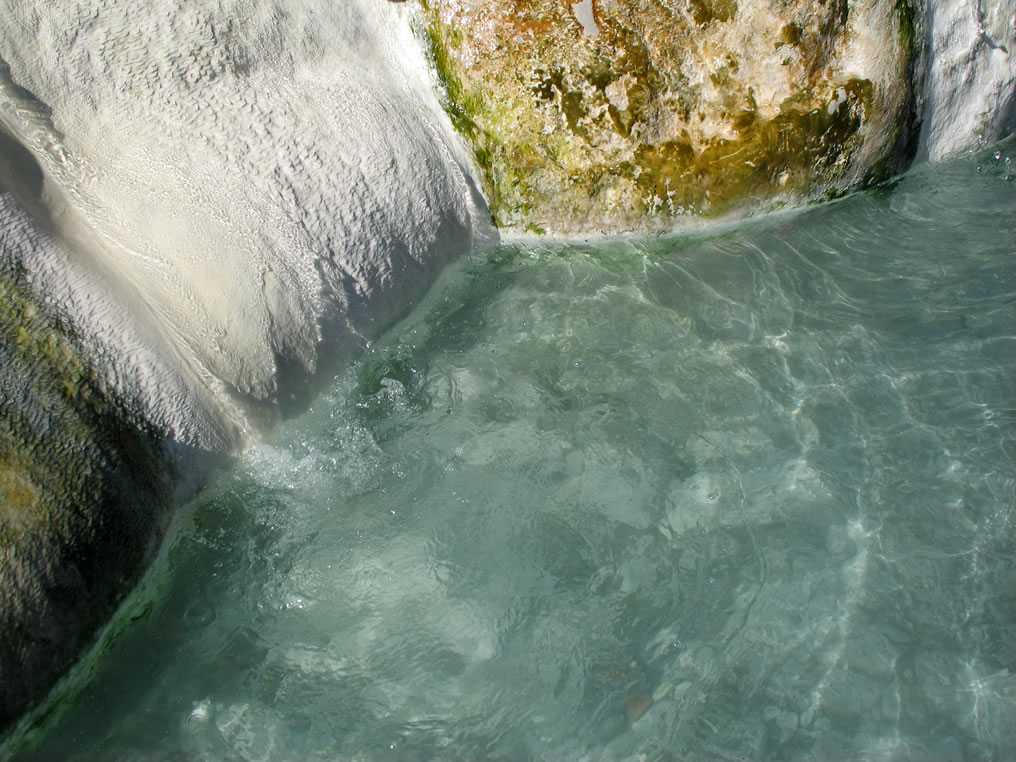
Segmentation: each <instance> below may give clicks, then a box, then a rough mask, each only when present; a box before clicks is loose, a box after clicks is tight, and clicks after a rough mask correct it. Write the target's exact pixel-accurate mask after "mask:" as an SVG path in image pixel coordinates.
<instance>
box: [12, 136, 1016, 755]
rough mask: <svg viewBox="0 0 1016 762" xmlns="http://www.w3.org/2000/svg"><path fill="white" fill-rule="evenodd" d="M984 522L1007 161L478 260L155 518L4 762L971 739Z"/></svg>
mask: <svg viewBox="0 0 1016 762" xmlns="http://www.w3.org/2000/svg"><path fill="white" fill-rule="evenodd" d="M1014 511H1016V144H1014V143H1013V142H1012V141H1010V142H1008V143H1005V144H1002V145H1001V146H998V147H997V148H992V149H989V150H988V151H986V152H983V153H981V154H977V155H971V156H966V157H963V158H960V159H957V160H955V161H952V162H949V163H945V164H939V165H936V166H926V167H923V168H921V169H919V170H917V171H915V172H913V173H911V174H910V175H908V176H907V177H905V178H904V179H902V180H901V181H899V182H897V183H896V184H895V185H893V186H892V187H888V188H883V189H878V190H873V191H870V192H866V193H863V194H859V195H855V196H852V197H850V198H847V199H844V200H841V201H838V202H835V203H830V204H827V205H823V206H818V207H812V208H810V209H806V210H803V211H798V212H793V213H785V214H779V215H776V216H772V217H769V218H766V219H763V220H761V221H758V220H756V221H747V222H745V223H741V224H739V225H737V226H734V227H726V228H718V229H713V230H711V231H705V232H699V233H696V234H694V235H685V236H681V237H674V238H670V239H666V240H660V239H655V240H648V241H646V240H602V241H596V242H590V243H577V242H570V243H564V242H555V241H544V240H539V239H537V240H536V241H535V242H534V241H526V242H520V243H514V244H507V245H502V246H500V247H498V248H496V249H491V250H486V251H479V252H474V253H473V254H472V255H471V256H469V257H467V258H465V259H464V260H463V261H461V262H460V263H459V265H457V266H456V267H455V268H453V270H452V271H450V272H449V273H447V275H446V277H445V278H444V279H443V281H442V282H441V283H440V284H439V285H438V286H437V287H436V288H435V289H434V290H433V291H432V293H431V295H430V297H429V298H428V301H427V303H426V304H424V305H422V306H421V307H420V308H418V309H417V310H416V311H415V312H414V313H413V314H412V315H411V316H410V317H409V318H408V319H406V320H405V321H404V322H403V323H402V324H401V325H399V326H397V327H396V329H395V330H393V331H392V332H391V333H390V335H389V336H388V337H387V338H386V340H384V341H383V342H380V343H378V344H377V345H375V346H373V347H371V348H370V349H369V350H368V351H367V352H366V353H365V354H364V355H363V356H362V357H361V359H360V360H359V361H358V362H357V363H356V364H355V365H354V366H353V367H352V368H350V369H349V370H348V372H346V373H344V374H343V375H341V376H339V377H338V378H336V379H335V383H334V386H333V387H332V388H331V389H330V390H329V391H328V392H327V393H326V394H324V395H323V396H322V397H321V398H320V399H319V400H317V402H316V404H315V405H314V407H313V409H312V410H311V411H309V412H308V413H307V414H306V415H304V416H303V417H301V418H300V419H299V420H294V421H291V422H289V423H288V424H286V425H285V426H283V427H282V428H280V429H279V430H278V431H277V432H276V434H275V435H274V436H273V437H272V439H271V441H269V442H266V443H264V444H262V445H259V446H257V447H255V448H254V449H253V450H251V451H250V452H249V453H248V454H246V455H245V456H244V457H243V458H241V459H240V461H239V462H238V464H237V465H236V467H235V469H233V470H232V471H230V472H228V473H226V474H224V475H223V476H222V477H221V478H220V479H219V480H218V482H217V483H216V484H215V485H214V486H213V487H212V488H211V489H209V490H208V491H206V492H205V493H204V494H203V495H202V496H201V497H200V498H199V499H198V500H197V501H195V502H194V503H193V504H192V505H190V506H188V507H187V508H186V509H185V510H184V511H183V512H182V514H181V517H180V520H179V523H178V526H177V527H176V528H175V532H174V536H173V538H172V540H171V542H169V543H168V544H167V547H166V549H165V552H164V554H163V556H162V557H161V558H160V560H159V562H158V564H157V565H156V567H155V568H154V569H153V571H152V574H151V575H150V578H149V580H148V582H147V584H146V587H145V588H144V590H143V591H142V592H141V593H139V594H138V596H137V597H136V599H135V600H134V601H133V602H132V603H131V605H129V606H127V607H125V609H124V613H123V615H122V617H121V619H120V621H119V622H118V623H117V624H116V625H115V626H114V627H113V628H112V630H111V634H110V636H109V637H108V638H107V639H106V641H105V642H104V644H103V645H102V646H101V648H100V649H99V651H98V653H97V654H96V656H95V657H94V658H93V659H92V660H91V662H90V663H88V664H87V665H86V666H85V667H83V668H82V669H83V671H82V673H81V675H80V676H79V681H78V682H79V683H82V684H83V687H82V688H81V689H80V690H79V691H78V692H77V693H76V695H68V696H67V697H66V698H65V699H63V700H62V701H61V702H57V704H56V705H55V706H53V707H51V710H52V711H50V712H49V713H48V715H47V716H46V718H45V719H40V718H37V724H38V725H39V728H40V730H38V731H37V732H35V734H34V736H33V739H32V740H33V741H34V743H35V746H34V749H26V750H24V751H23V753H22V755H21V756H22V758H23V759H26V760H36V759H38V760H50V759H104V760H115V759H123V760H135V759H136V760H154V759H163V760H185V759H186V760H227V759H228V760H312V759H320V760H332V759H343V760H430V759H448V760H459V759H462V760H476V759H504V760H516V759H519V760H525V759H540V760H543V759H546V760H573V759H575V760H577V759H588V760H612V759H649V760H657V759H659V760H666V759H682V760H683V759H784V760H794V759H802V760H803V759H875V760H878V759H900V760H904V759H954V760H960V759H966V760H979V759H997V758H1002V757H1005V756H1007V755H1008V754H1011V753H1013V751H1014V750H1016V722H1014V721H1013V718H1014V717H1016V525H1014V522H1016V515H1014ZM86 678H87V679H86Z"/></svg>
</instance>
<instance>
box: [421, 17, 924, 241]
mask: <svg viewBox="0 0 1016 762" xmlns="http://www.w3.org/2000/svg"><path fill="white" fill-rule="evenodd" d="M424 9H425V18H426V23H427V34H428V36H429V39H430V44H431V50H432V53H433V57H434V61H435V64H436V66H437V69H438V72H439V75H440V76H441V79H442V81H443V82H444V84H445V87H446V91H447V108H448V111H449V113H450V114H451V115H452V118H453V120H454V121H455V123H456V125H457V126H458V127H459V129H460V130H461V131H462V132H463V133H464V134H465V135H466V137H467V138H468V139H469V141H470V142H471V143H472V145H473V147H474V150H475V153H476V158H477V163H478V164H479V166H480V167H481V169H482V170H483V172H484V174H485V176H486V178H485V179H486V184H487V188H486V190H487V193H488V198H489V200H490V203H491V208H492V211H493V213H494V215H495V219H496V221H497V222H498V223H499V224H500V225H501V226H504V227H508V228H515V229H527V228H528V229H535V230H538V231H539V230H545V231H547V232H561V233H577V232H593V231H604V232H611V231H627V230H643V231H646V230H654V229H656V230H660V229H666V228H671V227H674V226H675V225H676V224H680V219H679V218H681V217H683V216H703V215H704V216H708V217H717V216H720V215H723V214H724V213H726V212H730V211H734V210H738V209H746V208H747V209H751V208H758V207H767V206H773V205H779V204H780V203H781V202H782V201H786V200H788V199H795V198H801V197H811V196H818V195H821V194H823V193H828V192H836V191H839V190H843V189H845V188H848V187H851V186H854V185H857V184H859V183H863V182H865V181H869V180H871V179H873V178H878V177H883V176H885V175H887V174H890V173H891V172H893V171H895V170H896V169H898V168H899V167H901V166H902V165H903V164H904V163H905V161H906V159H908V158H909V156H910V155H911V154H912V151H913V146H914V139H915V136H916V133H917V129H918V125H917V124H916V119H915V118H914V117H913V116H912V114H913V112H914V110H915V104H914V97H913V86H912V80H913V77H912V76H911V73H912V69H913V63H914V60H913V59H914V55H915V53H914V51H915V49H916V48H915V39H916V34H917V33H916V32H915V28H914V21H913V16H912V14H911V11H910V7H909V5H908V4H907V3H906V2H905V0H901V2H895V3H894V2H888V1H887V0H867V2H859V3H853V2H852V3H847V2H846V0H770V1H760V0H579V2H575V3H571V2H570V0H485V1H484V2H476V0H424Z"/></svg>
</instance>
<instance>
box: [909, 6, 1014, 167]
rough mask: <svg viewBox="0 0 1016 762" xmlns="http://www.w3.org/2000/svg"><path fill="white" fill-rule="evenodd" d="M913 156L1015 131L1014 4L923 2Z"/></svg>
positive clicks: (933, 155)
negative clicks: (919, 111) (920, 102)
mask: <svg viewBox="0 0 1016 762" xmlns="http://www.w3.org/2000/svg"><path fill="white" fill-rule="evenodd" d="M924 13H925V18H924V23H925V26H926V28H925V32H926V34H927V41H926V43H925V45H926V61H927V64H926V66H927V78H926V81H925V93H924V97H925V104H924V121H923V124H922V129H921V139H920V146H919V148H918V158H930V159H940V158H943V157H945V156H949V155H951V154H956V153H959V152H961V151H968V150H970V149H972V148H975V147H977V146H979V145H984V144H990V143H993V142H995V141H997V140H999V139H1001V138H1003V137H1005V136H1006V135H1007V134H1009V133H1010V132H1012V131H1013V130H1014V129H1016V0H925V4H924Z"/></svg>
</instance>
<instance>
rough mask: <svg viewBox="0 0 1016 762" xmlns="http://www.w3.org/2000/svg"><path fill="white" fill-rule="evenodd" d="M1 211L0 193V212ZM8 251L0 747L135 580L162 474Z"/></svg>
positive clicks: (162, 487) (3, 251)
mask: <svg viewBox="0 0 1016 762" xmlns="http://www.w3.org/2000/svg"><path fill="white" fill-rule="evenodd" d="M10 203H11V201H10V198H9V196H7V195H6V194H4V193H3V192H2V188H0V213H5V212H7V211H8V205H9V204H10ZM0 216H4V215H0ZM0 232H2V233H8V234H9V233H10V231H9V230H7V229H5V228H4V227H3V226H0ZM11 248H12V247H11V245H10V241H9V238H8V237H4V238H3V239H2V240H0V602H2V605H0V738H2V737H3V734H4V732H5V731H7V730H8V729H9V728H10V727H11V726H12V725H13V723H14V722H15V721H16V720H17V719H18V717H20V716H21V714H22V713H23V712H25V711H26V710H28V709H30V708H32V707H33V706H34V705H36V704H37V703H38V702H39V701H40V700H41V699H42V698H43V697H44V696H45V695H46V693H47V692H48V691H49V689H50V688H51V687H52V685H53V683H54V682H55V681H56V680H57V678H59V677H60V675H61V674H63V672H64V671H65V670H66V669H67V668H68V667H69V666H70V665H71V664H72V663H73V662H74V660H75V659H76V658H77V657H78V656H79V654H80V653H81V652H82V650H83V649H84V648H85V647H87V645H88V644H89V643H90V642H91V641H92V639H93V637H94V634H95V632H96V630H97V629H98V628H99V627H100V626H101V625H102V624H104V623H105V621H106V620H107V619H108V617H109V616H110V614H111V613H112V612H113V610H114V609H115V607H116V606H117V604H118V603H119V602H120V601H121V600H122V598H123V596H124V595H125V594H126V592H127V590H128V589H129V586H130V584H131V583H133V582H134V581H136V580H137V579H138V577H139V576H140V574H141V572H142V570H143V568H144V564H145V562H146V561H147V560H148V559H149V558H150V556H151V554H152V553H153V552H154V550H155V548H156V546H157V543H158V541H159V539H160V538H161V536H162V530H163V528H164V527H165V524H166V522H167V520H168V516H169V508H170V505H171V492H172V484H171V482H172V477H173V467H172V464H171V458H170V456H169V453H168V451H167V449H166V447H165V442H164V438H163V435H162V434H161V433H160V432H158V431H156V430H154V429H153V428H152V427H150V426H146V425H145V424H144V422H142V421H139V420H137V418H136V417H135V416H133V415H131V413H130V411H129V409H128V407H127V406H125V405H123V404H122V402H121V401H120V400H118V399H117V398H116V395H115V394H114V393H112V392H111V391H110V390H109V388H108V387H107V386H106V385H105V384H104V383H103V382H102V380H101V379H100V378H99V377H98V376H97V374H96V373H95V371H94V370H93V368H92V366H91V365H90V363H89V362H88V360H87V358H86V357H85V356H84V355H83V353H82V349H81V347H80V346H78V345H77V342H76V339H75V337H74V332H73V330H72V329H71V328H70V326H69V325H68V324H67V323H66V321H65V320H63V319H62V318H61V317H60V316H58V315H56V314H53V313H52V312H50V311H48V310H46V309H45V308H44V307H43V306H42V304H41V301H40V299H39V298H38V295H37V294H33V293H32V289H31V287H30V285H29V284H28V282H27V278H26V277H25V272H24V270H23V268H21V267H19V266H18V265H17V264H16V263H14V262H12V260H11V257H10V254H11Z"/></svg>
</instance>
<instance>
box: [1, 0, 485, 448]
mask: <svg viewBox="0 0 1016 762" xmlns="http://www.w3.org/2000/svg"><path fill="white" fill-rule="evenodd" d="M409 12H410V11H409V9H408V8H406V7H404V6H397V5H392V4H390V3H383V2H373V1H370V0H345V1H344V2H342V3H335V2H329V1H327V0H303V2H288V3H278V2H272V0H226V1H225V2H207V1H205V0H199V1H198V2H186V3H184V2H179V1H178V0H153V1H152V2H145V3H138V2H135V1H134V0H59V1H55V0H42V1H41V2H22V1H21V0H2V2H0V16H2V17H3V18H4V24H3V25H2V27H0V57H2V59H3V62H4V63H5V64H6V67H7V68H8V72H3V71H2V70H0V127H2V128H3V129H5V130H6V131H7V132H8V133H9V134H11V135H13V136H14V137H15V139H17V140H18V141H19V142H20V143H21V144H22V145H23V146H25V147H27V148H29V149H30V150H31V152H32V153H33V154H34V156H35V157H36V160H37V161H38V163H39V164H40V166H41V168H42V171H43V174H44V176H45V183H44V188H45V193H44V198H45V200H46V204H47V206H48V207H49V208H50V214H51V216H52V217H53V220H54V222H55V225H54V227H55V230H54V231H53V234H52V235H48V234H47V235H46V236H42V238H43V239H45V240H44V241H43V242H42V243H39V241H38V239H40V236H39V235H37V234H36V233H29V232H27V230H26V228H30V227H32V223H30V222H28V221H26V220H25V219H22V218H21V217H19V216H18V215H16V214H15V213H13V212H11V211H10V208H11V207H10V205H7V206H4V207H3V211H2V213H3V215H4V217H3V219H0V226H2V227H3V228H4V230H5V231H8V234H9V235H12V236H15V237H18V236H20V237H21V238H27V237H31V238H34V239H36V243H35V244H34V248H33V247H30V248H31V250H30V251H28V250H26V251H25V252H24V255H23V256H24V260H25V263H26V265H27V266H28V267H29V268H30V269H31V270H32V271H33V272H35V273H36V275H35V276H34V277H36V278H37V280H38V281H39V283H40V285H41V287H42V289H43V290H44V291H45V293H47V294H50V295H52V298H54V299H59V300H62V301H63V302H64V303H65V305H66V308H67V310H68V311H69V312H70V313H71V314H72V317H73V318H74V320H75V322H76V323H77V324H78V325H79V327H82V328H83V330H85V331H86V333H88V334H89V335H90V336H91V337H92V338H93V340H94V342H95V344H96V346H97V347H98V346H101V347H102V353H100V354H99V355H98V357H99V360H100V362H101V364H102V365H103V366H104V368H103V369H104V370H107V371H109V372H110V373H112V375H113V376H115V377H116V379H117V383H118V385H119V386H120V387H121V389H122V390H124V391H127V392H129V393H131V394H133V395H138V396H139V397H140V398H141V399H142V404H145V405H149V406H150V407H151V408H152V410H153V418H155V419H156V420H158V421H159V422H161V423H166V424H168V425H169V427H170V429H171V431H172V432H173V434H174V436H175V437H176V438H179V439H180V440H181V441H183V442H185V443H186V444H194V445H198V446H213V447H218V446H219V444H221V441H219V440H221V439H222V437H223V436H225V437H226V438H227V439H228V438H230V436H232V435H231V434H230V433H229V432H230V431H231V430H246V429H249V428H253V427H256V425H257V424H258V423H259V422H261V421H262V420H271V418H272V417H273V410H274V409H275V407H276V406H277V405H278V404H280V402H283V401H284V400H285V398H286V396H287V394H288V388H287V387H288V386H289V385H292V384H299V383H303V382H306V380H307V379H308V378H309V377H310V376H311V375H312V374H313V373H314V372H315V371H316V370H317V369H318V366H319V363H320V362H321V359H322V357H323V356H324V354H326V353H334V354H336V355H338V356H342V355H343V354H344V353H346V352H348V350H349V348H351V347H353V346H355V345H358V344H362V343H364V342H366V341H367V340H369V339H370V338H371V337H372V336H373V335H375V334H376V333H377V332H378V331H379V330H380V329H381V328H383V327H384V326H385V325H387V324H389V323H390V322H391V321H392V320H393V319H394V318H395V317H397V316H398V315H399V314H400V313H402V312H403V311H405V310H406V309H407V308H408V307H409V305H410V304H411V303H412V301H413V300H414V299H416V298H418V297H419V296H420V295H421V294H422V293H423V291H424V290H425V289H426V287H427V286H428V285H429V284H430V282H431V281H432V280H433V278H434V277H435V276H436V274H437V272H438V271H439V269H440V268H441V267H442V265H443V264H444V263H445V262H446V261H447V260H448V259H450V258H451V257H453V256H454V255H456V254H458V253H461V252H462V251H463V250H465V249H467V248H468V247H469V246H470V245H471V242H472V238H473V235H474V233H475V232H476V231H477V230H480V229H482V228H484V227H485V225H486V216H485V214H484V213H483V212H481V211H478V206H477V204H478V203H479V204H480V205H482V201H478V198H479V197H478V195H477V194H476V193H475V191H474V189H473V184H472V181H471V179H470V177H469V169H468V162H467V161H466V160H464V158H463V154H462V153H461V151H460V149H459V147H458V142H457V139H456V138H455V137H454V136H453V134H452V132H451V129H450V127H449V126H447V125H448V120H447V118H446V117H445V115H444V114H443V113H441V112H440V109H439V106H438V104H437V101H436V96H435V94H434V88H433V83H432V81H431V79H430V77H431V74H430V73H429V71H428V68H427V65H426V62H425V60H424V58H423V55H422V53H421V51H420V46H419V43H418V42H417V41H416V40H415V38H414V37H413V36H412V32H411V29H410V25H409V23H408V22H407V18H406V16H407V14H408V13H409ZM0 69H2V67H0ZM17 230H22V231H23V232H22V233H20V234H19V233H18V232H17ZM167 365H168V366H169V367H165V366H167ZM164 367H165V370H164V369H163V368H164ZM172 376H178V377H179V378H176V379H174V380H173V381H172V382H169V383H167V379H169V378H170V377H172ZM202 386H203V387H205V388H204V390H201V389H200V388H198V387H202ZM192 394H193V395H195V396H196V397H197V398H198V402H197V404H192V403H191V402H190V401H187V400H185V398H187V397H188V396H190V395H192ZM203 398H206V399H210V400H212V402H211V405H212V407H214V408H215V409H216V416H217V417H218V419H219V420H213V421H202V420H200V418H201V416H202V415H203V414H204V413H202V412H200V411H199V412H195V411H196V409H197V408H201V409H206V408H207V407H208V406H207V405H205V404H204V399H203Z"/></svg>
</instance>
